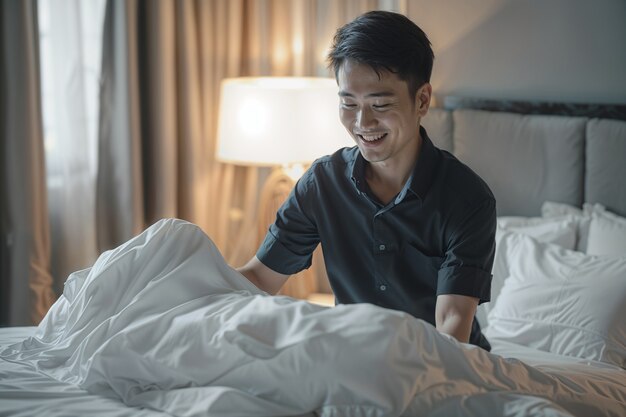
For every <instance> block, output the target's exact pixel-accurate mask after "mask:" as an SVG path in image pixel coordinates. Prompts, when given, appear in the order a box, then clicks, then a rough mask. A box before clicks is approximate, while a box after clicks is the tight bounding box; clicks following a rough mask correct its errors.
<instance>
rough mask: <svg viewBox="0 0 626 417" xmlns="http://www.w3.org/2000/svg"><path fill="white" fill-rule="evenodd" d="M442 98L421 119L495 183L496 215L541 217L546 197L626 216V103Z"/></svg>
mask: <svg viewBox="0 0 626 417" xmlns="http://www.w3.org/2000/svg"><path fill="white" fill-rule="evenodd" d="M443 103H444V105H443V107H442V108H431V109H430V110H429V113H428V115H427V116H426V117H425V118H424V120H423V121H422V124H423V125H424V127H425V128H426V130H427V131H428V134H429V136H430V137H431V139H432V140H433V142H434V143H435V144H436V145H437V146H439V147H440V148H442V149H446V150H448V151H451V152H452V153H454V154H455V155H456V156H457V157H458V158H459V159H460V160H461V161H463V162H464V163H466V164H467V165H468V166H470V167H471V168H472V169H473V170H474V171H475V172H477V173H478V174H479V175H480V176H481V177H482V178H483V179H484V180H485V181H486V182H487V184H489V186H490V187H491V189H492V191H493V193H494V195H495V196H496V201H497V207H498V215H519V216H538V215H540V210H541V205H542V204H543V202H544V201H556V202H562V203H568V204H571V205H575V206H581V205H582V204H583V203H584V202H590V203H600V204H603V205H604V206H606V207H607V209H609V210H611V211H613V212H615V213H618V214H620V215H626V106H621V105H607V106H604V105H580V104H577V105H565V104H554V103H527V102H512V101H493V100H476V99H465V98H458V97H447V98H445V99H444V100H443Z"/></svg>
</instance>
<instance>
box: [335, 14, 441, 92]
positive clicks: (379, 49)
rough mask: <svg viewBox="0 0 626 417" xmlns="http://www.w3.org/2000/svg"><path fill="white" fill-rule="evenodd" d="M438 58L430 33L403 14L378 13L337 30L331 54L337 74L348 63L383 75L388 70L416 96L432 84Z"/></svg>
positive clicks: (363, 16) (366, 15)
mask: <svg viewBox="0 0 626 417" xmlns="http://www.w3.org/2000/svg"><path fill="white" fill-rule="evenodd" d="M434 59H435V55H434V54H433V50H432V48H431V43H430V41H429V40H428V37H427V36H426V33H424V31H423V30H422V29H420V27H419V26H417V25H416V24H415V23H413V22H412V21H411V20H410V19H409V18H407V17H406V16H404V15H401V14H399V13H394V12H388V11H382V10H374V11H370V12H367V13H364V14H362V15H361V16H359V17H357V18H356V19H354V20H353V21H352V22H350V23H348V24H346V25H344V26H342V27H341V28H339V29H338V30H337V33H336V34H335V37H334V39H333V45H332V47H331V49H330V52H329V53H328V63H329V65H328V66H329V67H330V68H332V69H333V70H334V72H335V77H337V73H338V72H339V69H340V68H341V66H342V65H343V64H344V62H345V61H346V60H354V61H356V62H358V63H360V64H365V65H368V66H370V67H371V68H372V69H373V70H374V71H376V73H377V74H378V75H379V76H380V71H383V70H386V71H390V72H393V73H395V74H397V76H398V77H399V78H400V79H401V80H403V81H406V83H407V84H408V88H409V93H410V94H411V95H412V96H413V97H415V94H416V93H417V90H418V88H420V87H421V86H422V85H423V84H424V83H426V82H429V81H430V76H431V73H432V71H433V61H434Z"/></svg>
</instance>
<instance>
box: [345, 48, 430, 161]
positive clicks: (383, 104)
mask: <svg viewBox="0 0 626 417" xmlns="http://www.w3.org/2000/svg"><path fill="white" fill-rule="evenodd" d="M337 84H338V85H339V97H340V107H339V108H340V110H339V115H340V118H341V123H342V124H343V125H344V127H345V128H346V129H347V130H348V132H349V133H350V135H351V136H352V139H354V141H355V142H356V144H357V146H358V147H359V150H360V151H361V154H362V155H363V157H364V158H365V160H367V161H369V162H371V163H382V164H384V165H387V164H390V163H397V162H399V161H400V160H405V159H406V158H415V157H416V155H417V149H418V146H419V139H418V138H419V121H420V118H421V117H422V116H423V115H425V114H426V111H427V110H428V102H426V103H424V94H423V91H424V89H426V90H427V91H426V92H427V94H428V95H427V101H429V100H430V85H429V84H424V85H423V86H422V87H420V90H418V93H417V94H416V97H415V99H412V98H411V95H410V94H409V90H408V87H407V83H406V82H405V81H403V80H401V79H400V78H398V76H397V75H396V74H394V73H392V72H389V71H381V72H380V77H379V75H378V74H377V73H376V72H375V71H374V70H373V69H372V68H371V67H370V66H368V65H363V64H359V63H357V62H354V61H351V60H346V62H344V64H343V65H342V66H341V67H340V69H339V71H338V72H337Z"/></svg>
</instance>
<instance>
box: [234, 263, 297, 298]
mask: <svg viewBox="0 0 626 417" xmlns="http://www.w3.org/2000/svg"><path fill="white" fill-rule="evenodd" d="M236 270H237V272H239V273H240V274H241V275H243V276H244V277H246V278H247V279H248V281H250V282H251V283H252V284H254V285H255V286H256V287H257V288H259V289H261V290H263V291H265V292H267V293H269V294H272V295H275V294H277V293H278V291H280V289H281V287H282V286H283V284H284V283H285V281H287V279H288V278H289V275H283V274H280V273H278V272H275V271H272V270H271V269H270V268H268V267H267V266H265V265H263V263H261V261H259V260H258V258H257V257H256V256H255V257H253V258H252V259H251V260H250V261H249V262H248V263H247V264H245V265H244V266H242V267H239V268H236Z"/></svg>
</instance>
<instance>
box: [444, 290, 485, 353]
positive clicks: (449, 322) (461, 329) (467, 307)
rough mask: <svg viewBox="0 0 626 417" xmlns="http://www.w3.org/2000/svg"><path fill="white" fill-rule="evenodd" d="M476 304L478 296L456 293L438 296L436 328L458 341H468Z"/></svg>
mask: <svg viewBox="0 0 626 417" xmlns="http://www.w3.org/2000/svg"><path fill="white" fill-rule="evenodd" d="M477 306H478V298H475V297H468V296H465V295H457V294H442V295H440V296H438V297H437V304H436V306H435V323H436V324H437V330H439V331H440V332H442V333H446V334H449V335H450V336H453V337H454V338H456V340H458V341H459V342H463V343H468V342H469V337H470V333H471V332H472V321H473V320H474V314H476V307H477Z"/></svg>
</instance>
